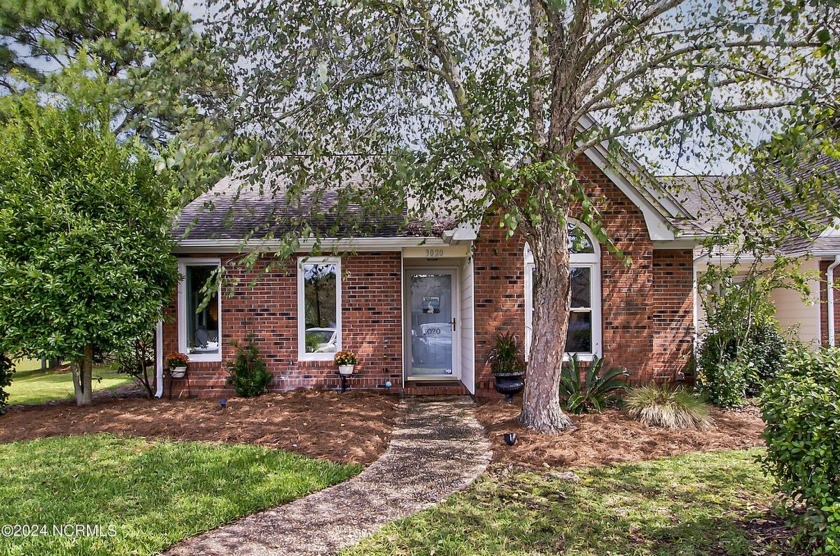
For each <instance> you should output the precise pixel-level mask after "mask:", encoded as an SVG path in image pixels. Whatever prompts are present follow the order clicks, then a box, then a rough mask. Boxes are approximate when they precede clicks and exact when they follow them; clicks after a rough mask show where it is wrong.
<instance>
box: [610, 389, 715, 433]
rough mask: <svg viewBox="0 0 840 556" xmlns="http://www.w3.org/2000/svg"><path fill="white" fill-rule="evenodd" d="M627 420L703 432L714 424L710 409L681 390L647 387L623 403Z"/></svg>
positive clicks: (632, 393) (635, 392) (633, 393)
mask: <svg viewBox="0 0 840 556" xmlns="http://www.w3.org/2000/svg"><path fill="white" fill-rule="evenodd" d="M624 403H625V406H626V407H627V412H628V413H629V414H630V417H632V418H633V419H636V420H638V421H641V422H642V423H644V424H646V425H650V426H654V427H665V428H669V429H697V430H706V429H709V428H711V426H712V425H713V424H714V422H713V420H712V417H711V416H710V415H709V406H708V405H707V404H706V403H704V402H703V401H702V400H701V399H700V398H698V397H697V396H696V395H695V394H693V393H692V392H689V391H688V390H686V389H684V388H671V387H669V386H668V385H665V384H663V385H656V384H650V385H648V386H640V387H638V388H633V389H632V390H630V392H629V393H628V394H627V397H626V398H625V399H624Z"/></svg>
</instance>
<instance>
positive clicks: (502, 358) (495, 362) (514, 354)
mask: <svg viewBox="0 0 840 556" xmlns="http://www.w3.org/2000/svg"><path fill="white" fill-rule="evenodd" d="M487 362H488V363H490V372H492V373H493V374H494V375H509V374H514V373H522V372H524V371H525V357H524V356H523V355H522V350H521V349H519V341H518V340H517V339H516V336H515V335H514V334H512V333H510V332H507V333H505V334H499V335H497V336H496V341H495V343H494V344H493V348H492V349H491V350H490V354H489V355H488V356H487Z"/></svg>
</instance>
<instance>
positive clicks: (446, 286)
mask: <svg viewBox="0 0 840 556" xmlns="http://www.w3.org/2000/svg"><path fill="white" fill-rule="evenodd" d="M409 287H410V288H411V289H410V291H409V297H410V299H411V323H410V326H411V332H410V334H411V361H410V362H409V363H410V374H411V375H412V376H428V375H451V374H452V275H451V274H443V273H440V274H431V273H430V274H421V273H411V274H410V285H409Z"/></svg>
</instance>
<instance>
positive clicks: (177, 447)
mask: <svg viewBox="0 0 840 556" xmlns="http://www.w3.org/2000/svg"><path fill="white" fill-rule="evenodd" d="M0 469H3V470H4V477H3V481H2V482H0V500H3V501H4V503H3V504H0V526H8V525H12V526H14V525H15V524H20V525H24V524H27V525H32V524H36V525H41V524H44V525H46V526H47V528H48V530H47V533H48V534H47V535H46V536H34V537H32V536H30V537H25V538H24V537H17V538H14V537H11V538H10V537H8V536H6V535H1V536H0V554H3V555H23V554H89V555H91V554H102V555H106V554H107V555H110V554H153V553H156V552H158V551H161V550H163V549H165V548H166V547H168V546H170V545H172V544H174V543H175V542H177V541H179V540H181V539H183V538H186V537H188V536H192V535H195V534H197V533H200V532H202V531H206V530H208V529H212V528H214V527H216V526H218V525H221V524H223V523H226V522H229V521H232V520H234V519H235V518H237V517H240V516H244V515H247V514H251V513H253V512H255V511H258V510H261V509H264V508H267V507H270V506H273V505H276V504H281V503H284V502H288V501H291V500H294V499H297V498H300V497H301V496H304V495H306V494H309V493H312V492H315V491H317V490H321V489H323V488H325V487H327V486H330V485H332V484H335V483H338V482H341V481H344V480H346V479H348V478H349V477H352V476H353V475H355V474H357V473H359V472H360V471H361V470H362V466H360V465H341V464H337V463H331V462H325V461H319V460H313V459H309V458H306V457H303V456H298V455H295V454H291V453H288V452H282V451H277V450H271V449H267V448H262V447H259V446H249V445H243V444H211V443H203V442H168V441H155V442H149V441H146V440H143V439H139V438H122V437H115V436H112V435H108V434H97V435H87V436H78V437H54V438H47V439H41V440H34V441H26V442H14V443H11V444H4V445H3V446H2V448H0ZM66 524H72V525H76V524H80V525H89V526H96V525H99V526H101V531H103V532H104V534H103V535H102V536H75V535H71V536H63V537H62V536H56V535H53V534H52V526H53V525H59V526H60V525H66ZM109 526H113V527H114V529H113V530H114V534H113V536H111V535H110V533H109V529H108V527H109Z"/></svg>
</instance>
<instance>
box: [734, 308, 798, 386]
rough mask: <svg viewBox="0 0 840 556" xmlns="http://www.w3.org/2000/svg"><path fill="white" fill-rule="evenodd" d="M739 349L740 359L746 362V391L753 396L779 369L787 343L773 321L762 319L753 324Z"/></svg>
mask: <svg viewBox="0 0 840 556" xmlns="http://www.w3.org/2000/svg"><path fill="white" fill-rule="evenodd" d="M741 349H742V350H743V354H742V356H741V358H740V359H741V361H744V362H746V364H747V368H746V372H747V377H746V378H747V393H748V394H750V395H751V396H755V395H757V394H760V393H761V391H762V390H764V386H765V385H767V384H769V383H770V381H771V380H773V378H775V376H776V375H777V374H778V373H779V371H781V369H782V365H783V361H784V356H785V353H786V352H787V349H788V343H787V340H785V338H784V337H782V335H781V333H780V332H779V325H778V324H777V323H776V322H775V321H773V320H764V321H759V322H756V323H754V324H753V327H752V330H751V331H750V334H749V336H748V339H747V343H746V344H745V345H744V346H743V347H742V348H741Z"/></svg>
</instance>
